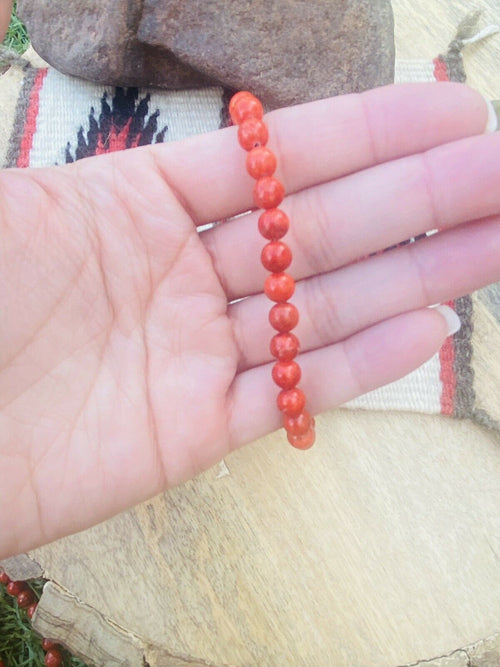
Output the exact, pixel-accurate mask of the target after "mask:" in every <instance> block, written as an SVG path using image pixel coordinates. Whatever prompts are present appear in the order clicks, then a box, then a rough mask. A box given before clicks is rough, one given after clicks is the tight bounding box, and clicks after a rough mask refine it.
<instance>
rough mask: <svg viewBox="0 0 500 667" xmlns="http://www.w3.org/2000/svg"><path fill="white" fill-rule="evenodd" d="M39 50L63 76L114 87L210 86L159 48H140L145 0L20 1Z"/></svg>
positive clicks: (29, 29)
mask: <svg viewBox="0 0 500 667" xmlns="http://www.w3.org/2000/svg"><path fill="white" fill-rule="evenodd" d="M17 11H18V15H19V17H20V18H21V20H22V21H23V22H24V23H25V24H26V27H27V29H28V34H29V36H30V39H31V43H32V45H33V48H34V49H35V51H36V52H37V53H38V54H39V55H40V56H41V57H42V58H44V59H45V60H46V61H47V62H48V63H49V64H50V65H52V66H53V67H55V68H56V69H57V70H59V71H60V72H64V73H65V74H72V75H74V76H79V77H82V78H83V79H88V80H89V81H95V82H96V83H103V84H109V85H116V86H121V85H123V86H146V87H147V86H160V87H167V88H193V87H200V86H207V85H211V83H210V81H208V80H207V79H206V77H204V76H203V75H202V74H200V73H199V72H195V71H194V70H193V69H192V68H191V67H190V66H189V65H185V64H183V63H181V62H180V61H179V60H177V59H176V58H175V57H174V56H173V55H172V54H171V53H168V52H167V51H165V49H163V48H161V47H151V46H149V45H147V44H141V43H140V42H139V40H138V39H137V28H138V25H139V22H140V18H141V12H142V0H115V1H114V2H108V3H104V2H102V0H18V7H17Z"/></svg>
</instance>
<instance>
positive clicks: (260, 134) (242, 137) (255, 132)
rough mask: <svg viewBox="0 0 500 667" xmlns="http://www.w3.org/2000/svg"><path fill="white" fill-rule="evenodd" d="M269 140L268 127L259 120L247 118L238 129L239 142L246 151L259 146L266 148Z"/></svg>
mask: <svg viewBox="0 0 500 667" xmlns="http://www.w3.org/2000/svg"><path fill="white" fill-rule="evenodd" d="M268 139H269V133H268V131H267V125H266V124H265V123H264V121H262V120H259V119H258V118H247V119H246V120H244V121H243V122H242V123H241V125H240V126H239V128H238V141H239V142H240V146H241V147H242V148H244V149H245V150H246V151H251V150H252V148H256V147H257V146H265V145H266V144H267V140H268Z"/></svg>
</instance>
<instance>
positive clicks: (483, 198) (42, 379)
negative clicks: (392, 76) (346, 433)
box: [0, 84, 500, 557]
mask: <svg viewBox="0 0 500 667" xmlns="http://www.w3.org/2000/svg"><path fill="white" fill-rule="evenodd" d="M486 119H487V109H486V105H485V103H484V101H483V100H482V99H481V97H480V96H479V95H477V94H476V93H474V92H473V91H471V90H469V89H467V88H465V87H462V86H457V85H454V84H450V85H439V86H437V85H429V86H427V85H424V86H401V87H398V88H395V87H389V88H386V89H379V90H377V91H372V92H370V93H366V94H364V95H363V96H347V97H343V98H337V99H334V100H327V101H323V102H318V103H314V104H311V105H305V106H303V107H295V108H293V109H288V110H281V111H277V112H273V113H272V114H270V115H269V116H268V124H269V127H270V136H271V138H272V139H271V141H270V147H271V148H273V149H274V150H275V152H276V153H277V154H278V158H279V168H278V174H277V175H278V177H280V178H281V179H282V180H283V181H284V183H285V186H286V189H287V192H288V193H290V194H289V196H288V197H287V199H286V200H285V202H284V204H283V208H284V209H285V210H287V212H289V214H290V217H291V219H292V225H293V230H292V231H291V233H290V234H289V236H288V237H287V241H288V242H289V244H290V245H291V247H292V250H293V253H294V263H293V265H292V268H291V272H292V273H293V274H294V276H295V277H296V278H297V279H298V280H299V282H298V285H297V291H296V296H295V303H297V305H298V307H299V310H300V312H301V315H302V318H301V322H300V324H299V327H298V329H297V332H298V335H299V337H300V339H301V342H302V349H303V352H304V354H303V356H302V359H301V365H302V367H303V373H304V380H303V383H302V386H303V387H304V388H305V390H306V392H307V394H308V396H309V401H310V407H311V409H312V411H313V412H318V411H322V410H325V409H327V408H329V407H332V406H334V405H338V404H340V403H342V402H345V401H346V400H349V399H351V398H353V397H354V396H356V395H358V394H360V393H362V392H365V391H368V390H370V389H373V388H375V387H377V386H379V385H381V384H384V383H387V382H389V381H391V380H394V379H396V378H398V377H400V376H402V375H404V374H406V373H407V372H409V371H411V370H412V369H413V368H416V367H417V366H418V365H420V364H421V363H423V362H424V361H425V360H426V359H427V358H429V357H430V356H432V354H434V353H435V352H436V350H437V349H438V348H439V346H440V345H441V343H442V342H443V340H444V338H445V337H446V335H447V328H446V322H445V320H444V319H443V317H442V316H441V315H440V314H439V312H436V311H434V310H431V309H428V308H427V306H429V305H431V304H433V303H436V302H441V301H444V300H446V299H449V298H454V297H456V296H459V295H460V294H464V293H466V292H468V291H470V290H471V289H474V288H476V287H478V286H480V285H483V284H487V283H489V282H493V281H495V280H498V279H500V267H499V264H500V263H499V262H498V256H499V250H500V217H499V213H500V193H499V188H498V187H497V186H495V183H498V179H499V176H500V168H499V163H498V159H497V156H498V151H499V149H500V141H499V139H500V137H498V136H489V137H487V136H473V135H478V134H480V133H481V132H482V131H483V129H484V127H485V125H486ZM251 189H252V180H251V179H250V177H248V176H247V175H246V173H245V170H244V153H243V152H242V151H241V149H240V148H239V147H238V146H237V141H236V136H235V129H234V128H229V129H227V130H222V131H219V132H216V133H212V134H208V135H203V136H200V137H195V138H192V139H190V140H187V141H184V142H179V143H176V144H167V145H162V146H159V145H157V146H154V147H144V148H140V149H133V150H130V151H126V152H124V153H119V154H112V155H106V156H101V157H97V158H90V159H87V160H82V161H81V162H78V163H76V164H74V165H70V166H67V167H56V168H52V169H40V170H22V171H16V170H12V171H4V172H2V173H1V174H0V227H1V248H0V253H1V264H0V285H1V286H0V304H1V313H2V318H1V322H0V409H1V412H0V488H1V489H2V496H1V506H0V525H1V526H2V528H3V530H2V536H1V539H0V557H4V556H6V555H10V554H13V553H16V552H19V551H22V550H25V549H27V548H30V547H33V546H35V545H38V544H41V543H44V542H48V541H50V540H53V539H55V538H57V537H60V536H62V535H65V534H68V533H70V532H74V531H77V530H81V529H83V528H85V527H88V526H90V525H92V524H93V523H96V522H98V521H100V520H102V519H105V518H106V517H109V516H111V515H112V514H114V513H116V512H118V511H120V510H122V509H124V508H126V507H129V506H131V505H133V504H135V503H137V502H139V501H141V500H144V499H145V498H148V497H151V496H153V495H154V494H156V493H158V492H160V491H162V490H164V489H166V488H168V487H169V486H172V485H175V484H178V483H180V482H182V481H184V480H186V479H188V478H190V477H192V476H193V475H195V474H197V473H198V472H199V471H201V470H203V469H205V468H207V467H209V466H210V465H212V464H214V463H216V462H217V461H218V460H220V459H221V458H222V457H223V456H225V455H226V454H227V453H228V452H229V451H230V450H231V449H233V448H235V447H238V446H240V445H242V444H244V443H245V442H249V441H251V440H253V439H255V438H257V437H259V436H261V435H263V434H265V433H267V432H269V431H271V430H273V429H275V428H277V427H279V425H280V417H279V413H278V411H277V409H276V408H275V405H274V400H275V395H276V391H275V388H274V387H273V385H272V382H271V380H270V363H271V357H270V354H269V351H268V341H269V339H270V337H271V335H272V330H271V327H270V325H269V324H268V322H267V315H266V313H267V310H268V308H269V306H268V302H267V301H266V299H265V298H264V297H263V296H262V295H261V290H262V284H263V279H264V277H265V274H264V270H263V269H262V268H261V267H260V265H259V254H260V248H261V246H262V240H261V239H259V237H258V234H257V232H256V219H257V213H256V212H250V213H248V214H247V215H245V216H241V217H236V219H234V220H231V221H228V222H224V223H222V224H219V225H216V226H215V227H213V228H211V229H209V230H204V231H201V232H200V231H199V227H200V226H201V225H204V224H206V223H210V222H215V221H220V220H224V219H227V218H229V217H234V216H237V214H241V213H243V212H245V211H248V210H249V209H250V208H251V205H252V203H251ZM434 228H439V229H440V230H442V231H441V233H440V234H436V235H434V236H432V237H430V238H429V239H427V240H425V241H422V242H419V243H416V244H412V245H411V246H408V245H405V246H402V247H399V248H395V249H394V250H392V251H390V252H386V253H383V254H377V255H374V253H376V252H377V251H379V250H381V249H383V248H386V247H388V246H392V245H395V244H398V243H400V242H403V241H405V240H406V239H407V238H409V237H412V236H417V235H419V234H422V233H423V232H425V231H427V230H430V229H434ZM362 258H363V259H362ZM356 260H361V261H356ZM13 508H15V512H14V511H13Z"/></svg>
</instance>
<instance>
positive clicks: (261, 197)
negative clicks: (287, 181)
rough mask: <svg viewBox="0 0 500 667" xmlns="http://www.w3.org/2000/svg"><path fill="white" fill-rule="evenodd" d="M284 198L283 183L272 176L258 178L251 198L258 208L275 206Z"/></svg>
mask: <svg viewBox="0 0 500 667" xmlns="http://www.w3.org/2000/svg"><path fill="white" fill-rule="evenodd" d="M284 198H285V188H284V187H283V183H281V182H280V181H278V179H277V178H273V177H272V176H264V177H263V178H259V180H258V181H257V183H256V184H255V187H254V189H253V200H254V203H255V205H256V206H258V207H259V208H276V206H279V205H280V204H281V202H282V201H283V199H284Z"/></svg>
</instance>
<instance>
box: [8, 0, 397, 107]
mask: <svg viewBox="0 0 500 667" xmlns="http://www.w3.org/2000/svg"><path fill="white" fill-rule="evenodd" d="M18 10H19V13H20V16H21V18H22V19H23V20H24V21H25V22H26V24H27V27H28V32H29V34H30V37H31V40H32V43H33V46H34V48H35V50H36V51H37V52H38V53H39V54H40V55H41V56H42V57H43V58H44V59H45V60H47V61H48V62H49V63H50V64H51V65H53V66H54V67H56V68H57V69H59V70H60V71H62V72H65V73H68V74H74V75H77V76H81V77H83V78H86V79H90V80H93V81H97V82H100V83H106V84H111V85H123V86H160V87H164V88H170V89H173V88H189V87H199V86H205V85H220V84H222V85H224V86H226V87H228V88H232V89H235V90H238V89H247V88H248V89H250V90H252V92H254V93H255V94H256V95H258V96H259V97H260V98H261V99H262V101H263V102H264V104H265V105H266V106H267V107H268V108H274V107H279V106H285V105H289V104H297V103H300V102H306V101H310V100H314V99H319V98H322V97H328V96H331V95H338V94H342V93H348V92H359V91H362V90H366V89H368V88H373V87H375V86H380V85H384V84H387V83H391V82H392V81H393V78H394V26H393V16H392V9H391V4H390V0H308V2H304V0H252V2H249V1H248V0H233V1H232V2H228V1H227V0H211V1H210V2H206V0H115V2H113V3H102V0H19V7H18Z"/></svg>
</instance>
